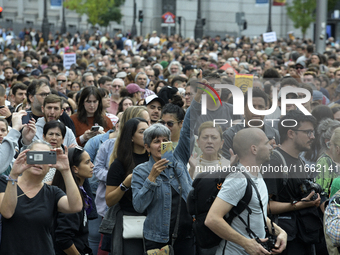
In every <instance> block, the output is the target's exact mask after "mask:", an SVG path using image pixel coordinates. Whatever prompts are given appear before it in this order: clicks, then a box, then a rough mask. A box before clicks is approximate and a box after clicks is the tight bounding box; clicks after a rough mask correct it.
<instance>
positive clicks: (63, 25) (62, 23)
mask: <svg viewBox="0 0 340 255" xmlns="http://www.w3.org/2000/svg"><path fill="white" fill-rule="evenodd" d="M64 1H65V0H63V2H62V6H61V8H63V9H62V13H63V20H62V22H61V33H62V34H65V33H66V18H65V7H64Z"/></svg>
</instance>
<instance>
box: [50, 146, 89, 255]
mask: <svg viewBox="0 0 340 255" xmlns="http://www.w3.org/2000/svg"><path fill="white" fill-rule="evenodd" d="M68 158H69V167H70V170H71V172H72V176H73V179H74V181H75V183H77V186H78V188H79V191H80V193H81V197H82V205H83V208H82V210H81V211H80V212H78V213H71V214H65V213H62V212H58V215H57V220H56V222H55V225H54V238H55V246H54V249H55V251H56V254H57V255H58V254H70V253H72V252H73V253H79V254H92V250H91V248H90V247H89V241H88V233H89V231H88V219H87V214H88V212H89V211H91V210H92V207H93V206H94V205H93V204H92V199H91V198H90V197H89V196H88V195H87V193H86V191H85V190H84V188H83V184H84V181H85V179H87V178H90V177H91V176H92V174H93V167H94V165H93V164H92V162H91V159H90V156H89V154H88V153H87V152H86V151H84V150H83V149H80V148H79V147H75V148H71V149H69V151H68ZM52 185H53V186H57V187H58V188H60V189H61V190H62V191H64V192H66V184H65V181H64V179H63V176H62V175H61V173H60V172H59V171H58V172H56V174H55V176H54V178H53V181H52Z"/></svg>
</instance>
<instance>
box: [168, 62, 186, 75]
mask: <svg viewBox="0 0 340 255" xmlns="http://www.w3.org/2000/svg"><path fill="white" fill-rule="evenodd" d="M173 65H177V66H178V68H179V71H180V72H182V69H183V68H182V65H181V63H179V62H178V61H172V62H171V63H170V65H169V66H168V71H169V73H171V71H170V69H171V66H173Z"/></svg>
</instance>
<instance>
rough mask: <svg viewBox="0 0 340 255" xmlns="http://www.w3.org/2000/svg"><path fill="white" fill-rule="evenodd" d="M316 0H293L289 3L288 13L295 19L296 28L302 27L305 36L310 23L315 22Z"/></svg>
mask: <svg viewBox="0 0 340 255" xmlns="http://www.w3.org/2000/svg"><path fill="white" fill-rule="evenodd" d="M315 9H316V0H293V3H292V5H287V15H288V17H289V18H290V19H291V20H292V21H293V23H294V27H295V28H300V29H301V32H302V35H303V38H305V35H306V31H307V29H308V28H309V27H310V25H311V24H312V23H313V22H315V17H316V16H315Z"/></svg>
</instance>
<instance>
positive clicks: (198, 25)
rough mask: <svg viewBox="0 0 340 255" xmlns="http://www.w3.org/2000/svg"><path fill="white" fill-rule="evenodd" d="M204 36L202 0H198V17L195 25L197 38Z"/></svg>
mask: <svg viewBox="0 0 340 255" xmlns="http://www.w3.org/2000/svg"><path fill="white" fill-rule="evenodd" d="M202 37H203V21H202V18H201V0H197V19H196V25H195V39H196V40H197V39H198V38H200V39H202Z"/></svg>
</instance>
